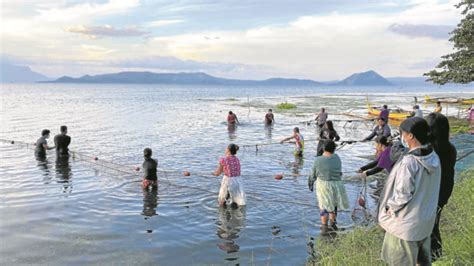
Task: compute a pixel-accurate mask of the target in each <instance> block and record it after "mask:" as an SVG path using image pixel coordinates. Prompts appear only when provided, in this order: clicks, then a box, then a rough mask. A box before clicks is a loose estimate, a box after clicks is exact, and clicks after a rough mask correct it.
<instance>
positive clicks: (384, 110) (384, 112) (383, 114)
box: [379, 104, 390, 121]
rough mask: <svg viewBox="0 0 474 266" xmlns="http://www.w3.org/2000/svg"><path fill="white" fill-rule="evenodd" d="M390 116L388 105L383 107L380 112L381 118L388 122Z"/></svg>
mask: <svg viewBox="0 0 474 266" xmlns="http://www.w3.org/2000/svg"><path fill="white" fill-rule="evenodd" d="M389 115H390V110H388V106H387V105H386V104H384V105H383V108H382V111H380V115H379V116H380V117H383V118H384V119H385V121H388V116H389Z"/></svg>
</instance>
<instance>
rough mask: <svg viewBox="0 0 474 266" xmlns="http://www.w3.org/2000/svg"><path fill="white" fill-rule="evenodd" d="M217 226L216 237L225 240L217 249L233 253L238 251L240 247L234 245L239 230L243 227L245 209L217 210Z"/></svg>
mask: <svg viewBox="0 0 474 266" xmlns="http://www.w3.org/2000/svg"><path fill="white" fill-rule="evenodd" d="M216 224H217V236H218V237H219V238H220V239H222V240H225V242H223V243H219V244H218V245H217V246H218V247H219V249H221V250H223V251H225V252H227V253H234V252H237V251H239V249H240V246H239V245H237V244H236V243H235V241H236V240H237V239H238V238H239V234H240V230H242V228H244V226H245V208H238V209H232V208H219V220H218V221H217V222H216Z"/></svg>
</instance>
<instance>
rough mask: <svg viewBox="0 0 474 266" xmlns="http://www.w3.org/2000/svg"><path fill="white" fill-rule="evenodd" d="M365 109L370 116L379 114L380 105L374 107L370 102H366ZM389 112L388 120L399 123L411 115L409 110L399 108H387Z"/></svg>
mask: <svg viewBox="0 0 474 266" xmlns="http://www.w3.org/2000/svg"><path fill="white" fill-rule="evenodd" d="M367 110H368V112H369V115H370V116H380V112H381V111H382V108H381V107H374V106H372V105H371V104H370V103H368V104H367ZM389 111H390V113H389V114H388V120H389V122H397V124H398V123H401V122H403V121H405V120H406V119H407V118H408V117H411V116H412V113H411V112H410V111H406V110H403V109H400V108H394V109H389Z"/></svg>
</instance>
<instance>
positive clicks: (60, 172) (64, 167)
mask: <svg viewBox="0 0 474 266" xmlns="http://www.w3.org/2000/svg"><path fill="white" fill-rule="evenodd" d="M56 177H57V178H58V181H57V182H58V183H63V192H66V191H67V192H69V193H70V192H71V191H72V185H71V182H70V181H69V180H70V179H71V177H72V172H71V166H70V165H69V157H68V156H57V157H56Z"/></svg>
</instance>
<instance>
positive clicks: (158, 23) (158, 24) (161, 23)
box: [148, 19, 184, 27]
mask: <svg viewBox="0 0 474 266" xmlns="http://www.w3.org/2000/svg"><path fill="white" fill-rule="evenodd" d="M183 22H184V20H182V19H162V20H155V21H152V22H150V23H149V24H148V25H149V26H150V27H164V26H169V25H173V24H178V23H183Z"/></svg>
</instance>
